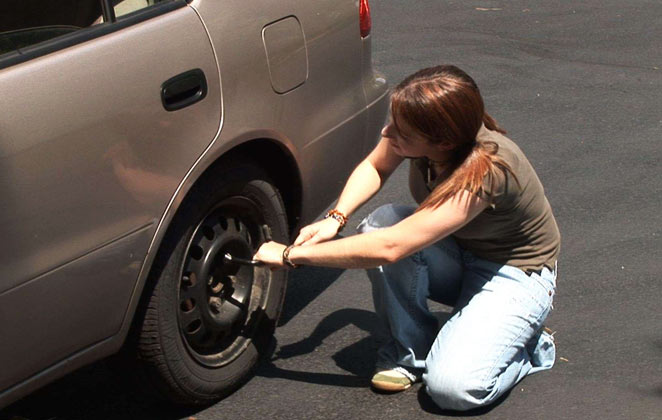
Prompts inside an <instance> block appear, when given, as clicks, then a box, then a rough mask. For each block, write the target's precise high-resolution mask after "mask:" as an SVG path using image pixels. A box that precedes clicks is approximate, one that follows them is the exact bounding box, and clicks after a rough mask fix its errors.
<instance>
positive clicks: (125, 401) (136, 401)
mask: <svg viewBox="0 0 662 420" xmlns="http://www.w3.org/2000/svg"><path fill="white" fill-rule="evenodd" d="M343 271H344V270H336V269H328V268H318V267H302V268H301V269H299V270H292V271H291V272H290V280H289V287H288V290H289V291H288V293H287V294H286V297H285V302H284V309H283V311H282V313H281V317H280V321H279V325H284V324H286V323H287V322H288V321H290V320H291V319H292V318H294V317H295V316H296V315H297V314H298V313H299V312H300V311H301V310H302V309H303V308H305V307H306V306H307V305H308V304H309V303H310V302H311V301H313V300H314V299H315V298H317V296H319V295H320V294H321V293H323V292H324V291H325V290H326V289H327V288H328V287H329V286H330V285H331V284H332V283H333V282H334V281H335V280H336V279H338V277H340V275H341V274H342V273H343ZM311 278H314V279H315V281H310V279H311ZM270 366H273V364H272V363H270V362H268V361H267V362H266V363H264V367H262V368H261V369H262V371H263V372H264V373H265V376H267V375H269V374H271V375H285V372H282V371H279V370H278V369H277V368H275V370H274V367H270ZM322 376H323V375H322ZM294 377H296V375H294V376H293V377H292V378H293V379H294ZM318 380H319V381H328V382H329V383H334V384H338V383H347V384H351V383H358V382H357V379H356V377H354V376H351V375H350V376H349V378H345V380H344V382H343V379H342V378H323V377H320V378H318ZM338 380H339V382H338ZM324 383H326V382H324ZM362 386H363V385H362ZM200 410H201V408H200V407H197V408H189V409H187V408H181V407H173V406H171V405H168V404H163V403H158V402H152V401H149V400H145V399H143V398H142V397H141V396H138V395H132V393H131V392H130V391H129V390H128V388H127V387H126V381H125V379H124V378H122V377H120V376H119V374H118V369H117V368H116V364H115V363H114V361H112V358H109V359H105V360H101V361H99V362H96V363H94V364H92V365H89V366H86V367H84V368H81V369H79V370H77V371H75V372H72V373H70V374H69V375H67V376H65V377H63V378H61V379H59V380H57V381H55V382H53V383H51V384H49V385H47V386H45V387H43V388H41V389H39V390H37V391H35V392H34V393H32V394H30V395H28V396H26V397H25V398H23V399H21V400H19V401H17V402H15V403H13V404H12V405H10V406H8V407H5V408H4V409H2V410H0V420H19V419H20V420H55V419H57V420H83V419H85V420H87V419H91V418H94V419H95V420H115V419H118V418H121V419H140V420H152V419H153V420H157V419H158V420H170V419H173V420H175V419H181V418H186V417H188V416H193V415H194V414H195V413H197V412H199V411H200Z"/></svg>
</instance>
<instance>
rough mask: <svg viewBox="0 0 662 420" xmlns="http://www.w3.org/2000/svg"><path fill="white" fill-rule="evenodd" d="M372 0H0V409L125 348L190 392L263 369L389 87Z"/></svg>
mask: <svg viewBox="0 0 662 420" xmlns="http://www.w3.org/2000/svg"><path fill="white" fill-rule="evenodd" d="M369 31H370V15H369V7H368V4H367V0H360V1H356V0H316V1H296V0H279V1H263V0H224V1H218V0H191V1H185V0H162V1H159V0H124V1H117V0H112V1H111V0H62V1H57V2H54V1H45V0H43V1H40V0H7V1H3V2H1V3H0V200H1V203H2V204H1V205H0V238H1V239H2V241H1V245H0V247H1V249H0V270H1V272H2V275H1V276H0V406H5V405H7V404H9V403H10V402H12V401H14V400H16V399H17V398H20V397H21V396H23V395H26V394H27V393H29V392H31V391H33V390H35V389H37V388H38V387H40V386H42V385H44V384H46V383H48V382H49V381H52V380H54V379H56V378H58V377H60V376H62V375H64V374H66V373H68V372H70V371H72V370H74V369H76V368H78V367H80V366H83V365H85V364H88V363H90V362H92V361H95V360H97V359H100V358H102V357H105V356H108V355H110V354H114V353H117V352H120V350H121V352H120V354H122V358H123V359H125V360H126V363H127V365H126V366H127V367H126V369H128V370H127V372H131V374H134V373H135V375H136V376H139V377H142V378H145V379H146V380H147V381H148V383H149V384H151V385H150V387H151V388H153V389H155V390H158V391H159V393H161V394H162V395H164V396H166V397H168V398H170V399H171V400H172V401H175V402H179V403H188V404H190V403H193V404H195V403H206V402H209V401H213V400H215V399H218V398H220V397H222V396H224V395H226V394H227V393H228V392H230V391H232V390H233V389H235V388H236V387H237V386H239V385H240V384H241V383H242V382H244V381H245V380H247V379H248V378H249V376H250V372H251V370H252V368H253V367H254V365H255V363H256V361H257V359H258V357H259V355H260V354H261V353H263V352H265V351H266V348H267V347H268V343H269V341H270V339H271V337H272V333H273V329H274V326H275V324H276V320H277V318H278V315H279V312H280V308H281V304H282V301H283V297H284V294H285V285H286V274H285V273H284V272H282V271H276V272H271V271H270V270H268V269H266V268H263V267H254V266H250V265H242V264H239V263H237V262H236V260H235V261H230V260H228V258H226V257H224V256H225V255H226V254H230V255H231V256H232V257H234V258H235V259H236V258H244V259H250V257H251V256H252V254H253V252H254V251H255V250H256V249H257V247H258V246H259V245H260V244H261V243H262V242H264V241H265V240H267V239H268V238H273V239H274V240H277V241H279V242H288V241H289V239H290V238H291V236H292V234H293V232H294V231H295V230H296V229H297V227H298V226H300V225H301V224H302V223H308V222H309V221H311V220H312V219H314V218H315V217H316V216H317V215H318V214H319V213H320V212H321V211H323V210H324V209H325V208H326V207H327V206H328V205H329V204H330V202H331V200H333V199H334V198H335V197H336V196H337V194H338V193H339V190H340V188H341V187H342V185H343V182H344V180H345V178H346V177H347V175H348V173H349V172H350V171H351V170H352V169H353V167H354V166H355V165H356V164H357V163H358V161H359V160H360V159H361V158H362V157H363V156H365V155H366V153H367V152H368V151H369V150H370V149H371V148H372V146H373V145H374V144H375V141H376V139H377V137H378V135H379V131H380V128H381V126H382V124H383V121H384V116H385V114H386V110H387V106H388V102H387V95H386V91H387V88H386V82H385V80H384V79H383V78H382V77H381V76H380V75H379V74H378V73H377V72H375V71H374V70H373V68H372V64H371V48H370V43H371V40H370V35H369Z"/></svg>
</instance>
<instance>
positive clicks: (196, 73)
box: [161, 69, 207, 111]
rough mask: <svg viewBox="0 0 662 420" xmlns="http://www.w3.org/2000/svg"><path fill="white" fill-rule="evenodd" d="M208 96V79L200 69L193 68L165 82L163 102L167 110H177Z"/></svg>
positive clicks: (162, 89) (162, 87)
mask: <svg viewBox="0 0 662 420" xmlns="http://www.w3.org/2000/svg"><path fill="white" fill-rule="evenodd" d="M205 96H207V79H206V78H205V73H204V72H203V71H202V70H200V69H193V70H189V71H186V72H184V73H181V74H178V75H177V76H174V77H171V78H170V79H168V80H166V81H165V82H163V84H162V85H161V102H162V103H163V107H164V108H165V109H166V111H177V110H178V109H182V108H185V107H187V106H189V105H193V104H194V103H196V102H200V101H201V100H203V99H204V98H205Z"/></svg>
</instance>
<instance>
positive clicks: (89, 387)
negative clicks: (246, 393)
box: [0, 359, 200, 420]
mask: <svg viewBox="0 0 662 420" xmlns="http://www.w3.org/2000/svg"><path fill="white" fill-rule="evenodd" d="M114 366H116V365H115V364H114V363H113V362H111V361H110V360H108V359H106V360H101V361H99V362H96V363H94V364H92V365H89V366H86V367H84V368H82V369H79V370H77V371H75V372H73V373H71V374H69V375H67V376H65V377H63V378H61V379H59V380H57V381H55V382H53V383H51V384H49V385H47V386H45V387H44V388H41V389H40V390H38V391H36V392H34V393H32V394H30V395H28V396H27V397H25V398H23V399H22V400H19V401H18V402H15V403H14V404H12V405H10V406H8V407H6V408H5V409H4V410H1V411H0V420H88V419H95V420H117V419H136V420H138V419H140V420H176V419H181V418H182V417H183V418H186V417H188V416H191V415H193V414H194V413H196V412H198V411H200V407H197V408H193V409H190V408H181V407H173V406H168V405H166V404H163V403H157V402H154V401H150V400H145V399H144V398H142V397H141V396H138V395H133V394H132V393H131V392H130V391H129V390H128V388H127V386H126V382H125V381H124V380H123V378H121V377H119V376H118V373H117V369H116V368H114Z"/></svg>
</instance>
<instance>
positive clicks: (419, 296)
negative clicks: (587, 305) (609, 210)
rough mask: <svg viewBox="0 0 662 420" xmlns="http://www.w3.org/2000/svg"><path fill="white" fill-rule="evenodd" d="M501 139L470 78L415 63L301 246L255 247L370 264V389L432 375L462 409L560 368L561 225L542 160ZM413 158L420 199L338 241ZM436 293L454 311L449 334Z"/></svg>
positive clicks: (447, 403) (298, 258)
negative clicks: (541, 175)
mask: <svg viewBox="0 0 662 420" xmlns="http://www.w3.org/2000/svg"><path fill="white" fill-rule="evenodd" d="M503 134H505V131H503V130H502V129H501V128H500V127H498V125H497V124H496V122H495V121H494V120H493V119H492V118H491V117H490V116H489V115H488V114H487V113H486V112H485V110H484V105H483V100H482V98H481V95H480V92H479V90H478V87H477V86H476V83H475V82H474V81H473V80H472V79H471V77H469V76H468V75H467V74H466V73H464V72H463V71H462V70H460V69H458V68H457V67H454V66H438V67H433V68H427V69H423V70H420V71H418V72H417V73H415V74H413V75H411V76H409V77H408V78H406V79H405V80H404V81H403V82H402V83H400V84H399V85H398V86H397V87H396V88H395V89H394V91H393V94H392V96H391V118H390V121H389V123H388V125H387V126H386V127H385V128H384V129H383V130H382V138H381V140H380V142H379V143H378V144H377V146H376V147H375V149H374V150H373V151H372V152H371V153H370V155H369V156H368V157H367V158H366V159H365V160H364V161H363V162H361V163H360V164H359V165H358V166H357V168H356V169H355V170H354V172H353V173H352V174H351V176H350V177H349V179H348V181H347V184H346V185H345V188H344V190H343V192H342V194H341V196H340V198H339V200H338V203H337V207H336V208H335V209H334V210H332V211H330V212H329V213H328V214H327V217H326V218H324V219H323V220H321V221H319V222H317V223H314V224H311V225H309V226H306V227H304V228H303V229H302V230H301V232H300V234H299V235H298V237H297V238H296V240H295V241H294V243H293V244H292V245H290V246H285V245H282V244H278V243H275V242H269V243H266V244H264V245H262V247H260V249H259V250H258V252H257V253H256V255H255V257H254V258H255V259H257V260H260V261H263V262H265V263H267V264H269V265H271V266H273V267H282V266H288V265H289V266H296V265H299V264H309V265H320V266H328V267H340V268H368V276H369V277H370V279H371V281H372V284H373V298H374V303H375V309H376V312H377V314H378V316H379V317H380V318H381V319H383V321H384V323H385V324H386V326H387V328H388V331H389V332H390V336H391V341H390V342H388V343H387V344H386V345H384V346H383V347H382V348H380V350H379V353H378V363H377V371H376V374H375V376H374V377H373V379H372V384H373V386H374V387H376V388H378V389H382V390H389V391H397V390H404V389H406V388H408V387H409V386H410V385H411V384H412V383H413V382H416V381H418V380H423V382H424V383H425V386H426V390H427V392H428V394H429V395H430V396H431V397H432V399H433V400H434V401H435V402H436V403H437V404H438V405H439V406H440V407H441V408H445V409H455V410H466V409H470V408H474V407H478V406H483V405H487V404H489V403H491V402H493V401H495V400H496V399H498V398H499V396H501V395H503V394H504V393H505V392H506V391H508V390H509V389H510V388H512V387H513V386H514V385H515V384H516V383H517V382H518V381H519V380H521V379H522V378H523V377H524V376H526V375H528V374H531V373H533V372H536V371H539V370H544V369H549V368H551V367H552V365H553V363H554V356H555V349H554V342H553V340H552V337H551V335H550V334H548V333H547V332H546V331H544V329H543V327H542V323H543V321H544V320H545V318H546V317H547V314H548V313H549V311H550V308H551V305H552V298H553V295H554V291H555V284H556V260H557V257H558V254H559V247H560V234H559V230H558V227H557V225H556V222H555V220H554V216H553V215H552V211H551V208H550V206H549V203H548V202H547V199H546V198H545V195H544V191H543V188H542V185H541V183H540V181H539V180H538V177H537V176H536V174H535V172H534V170H533V168H532V167H531V165H530V164H529V162H528V161H527V159H526V157H525V156H524V154H523V153H522V151H521V150H520V149H519V148H518V147H517V146H516V145H515V144H514V143H513V142H512V141H511V140H509V139H508V138H506V137H505V136H504V135H503ZM405 159H411V166H410V189H411V192H412V194H413V196H414V198H415V199H416V200H417V202H418V203H419V207H418V208H413V207H408V206H397V205H388V206H383V207H380V208H378V209H377V210H376V211H374V212H373V213H372V214H370V215H369V216H368V217H367V218H366V219H365V220H363V222H362V223H361V224H360V225H359V232H360V233H361V234H359V235H354V236H350V237H347V238H342V239H338V240H331V239H333V238H334V237H335V236H336V234H337V233H338V232H339V230H340V229H341V228H342V227H343V226H344V225H345V223H346V221H347V217H349V216H350V215H351V214H352V213H353V212H355V211H356V209H358V208H359V207H360V206H361V205H362V204H364V203H365V202H366V201H368V200H369V199H370V198H371V197H372V196H373V195H374V194H375V193H376V192H377V191H378V190H379V189H380V187H381V186H382V185H383V184H384V182H385V181H386V179H387V178H388V176H389V175H390V174H391V173H392V172H393V171H394V170H395V169H396V168H397V167H398V165H400V164H401V163H402V162H403V161H404V160H405ZM428 298H430V299H432V300H435V301H438V302H441V303H444V304H447V305H451V306H454V311H453V313H452V316H451V318H450V319H449V320H448V321H447V322H446V323H445V324H444V325H443V327H442V328H441V330H438V326H437V319H436V318H435V317H434V316H433V315H432V313H431V312H430V311H429V310H428V307H427V303H426V300H427V299H428Z"/></svg>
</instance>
